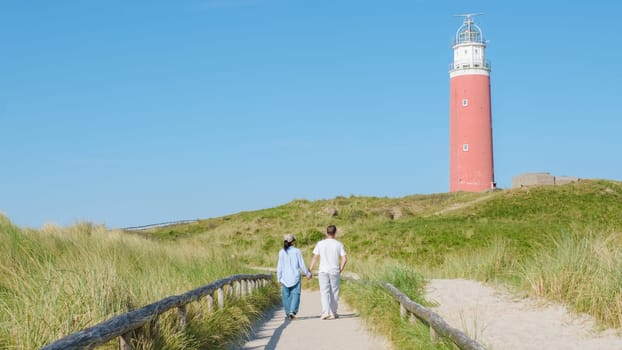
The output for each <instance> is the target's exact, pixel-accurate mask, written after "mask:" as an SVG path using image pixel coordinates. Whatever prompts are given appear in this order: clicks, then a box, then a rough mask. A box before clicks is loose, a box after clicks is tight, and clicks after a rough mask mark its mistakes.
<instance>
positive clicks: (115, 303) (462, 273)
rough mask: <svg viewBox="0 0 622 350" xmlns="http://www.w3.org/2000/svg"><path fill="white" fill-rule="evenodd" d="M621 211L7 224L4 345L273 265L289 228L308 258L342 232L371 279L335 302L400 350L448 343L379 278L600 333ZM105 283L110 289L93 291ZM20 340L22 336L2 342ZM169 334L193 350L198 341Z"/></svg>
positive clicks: (557, 193) (511, 195)
mask: <svg viewBox="0 0 622 350" xmlns="http://www.w3.org/2000/svg"><path fill="white" fill-rule="evenodd" d="M621 212H622V183H620V182H616V181H606V180H586V181H580V182H578V183H572V184H568V185H564V186H549V187H536V188H527V189H517V190H503V191H494V192H488V193H442V194H433V195H414V196H407V197H403V198H378V197H355V196H351V197H337V198H334V199H329V200H320V201H306V200H295V201H292V202H291V203H287V204H285V205H282V206H279V207H276V208H268V209H264V210H258V211H253V212H242V213H238V214H234V215H228V216H225V217H220V218H211V219H204V220H199V221H198V222H195V223H190V224H183V225H175V226H169V227H159V228H153V229H148V230H142V231H140V232H131V233H129V232H125V233H122V232H110V231H108V230H105V229H104V228H101V227H98V226H93V225H88V224H82V225H76V226H74V227H72V228H68V229H59V228H54V227H48V228H44V229H43V230H40V231H31V230H28V231H22V230H20V229H18V228H15V227H13V226H12V225H10V223H9V222H8V220H7V219H6V218H3V219H2V221H0V222H2V224H1V225H2V233H1V234H2V235H3V237H2V240H1V241H0V249H3V251H5V252H12V253H11V254H9V255H6V256H2V258H0V259H1V260H0V267H1V270H0V277H1V278H0V293H1V294H2V299H1V300H2V303H1V304H0V308H3V309H4V310H6V311H7V312H6V313H5V314H6V315H9V316H6V317H4V318H3V319H1V320H0V322H1V325H2V327H0V332H3V333H0V347H2V346H9V345H10V346H13V347H16V348H30V347H31V346H30V345H31V344H40V343H41V342H42V340H41V339H44V338H45V339H55V338H57V337H58V336H60V335H61V334H65V333H67V332H69V330H70V329H77V328H79V327H81V326H83V325H87V324H93V323H94V322H95V320H101V319H104V318H106V317H107V316H108V315H110V314H113V313H115V312H118V311H119V310H126V309H127V308H128V307H135V306H139V305H143V304H146V303H148V302H151V301H154V300H157V299H159V298H161V297H163V296H166V295H170V294H174V293H180V292H182V291H186V290H189V289H192V288H194V287H196V286H198V285H201V284H205V283H207V282H209V281H211V280H214V279H217V278H219V277H223V276H225V275H229V274H233V273H238V272H240V271H243V270H244V269H245V266H250V267H252V266H264V267H274V266H275V265H276V256H277V252H278V250H279V249H280V246H281V243H282V242H281V239H282V235H283V234H284V233H286V232H292V233H294V234H295V235H296V236H297V243H298V244H297V246H298V247H299V248H300V249H301V250H302V252H303V254H304V256H305V258H306V259H307V261H308V259H310V258H311V250H312V249H313V246H314V245H315V243H316V242H317V241H318V240H320V239H322V238H323V237H324V230H325V228H326V226H327V225H329V224H335V225H337V227H338V239H340V240H341V241H342V242H344V244H345V246H346V249H347V251H348V255H349V262H348V267H347V269H348V270H349V271H354V272H357V273H359V274H361V275H363V277H364V281H366V282H365V283H363V284H362V285H360V286H355V285H354V284H350V283H345V284H344V289H343V290H344V293H343V295H344V297H345V298H346V300H347V301H348V302H351V303H352V304H353V306H355V307H356V308H357V309H359V310H360V312H361V315H362V316H364V317H365V318H366V319H368V320H369V321H370V322H368V324H369V325H370V326H372V328H374V329H375V330H376V331H379V332H382V333H384V334H387V335H388V336H389V337H390V339H391V340H392V341H393V343H394V344H395V346H396V348H397V349H410V348H423V349H425V348H428V347H430V348H438V347H441V348H443V347H445V346H449V345H447V344H427V343H425V342H426V340H425V339H427V330H425V329H418V328H417V327H414V328H413V327H411V325H409V324H408V323H407V322H404V321H401V320H399V317H398V315H399V312H397V311H396V310H397V304H396V303H394V302H393V301H391V300H389V299H387V295H386V294H385V293H384V292H383V291H382V290H381V289H379V288H378V286H377V283H375V282H377V281H379V280H388V281H390V282H391V281H392V283H394V284H396V285H398V286H402V287H403V288H404V289H406V290H405V292H406V293H407V294H408V295H409V296H410V297H411V298H412V299H413V300H420V301H421V302H425V301H424V300H422V299H421V296H422V289H421V285H422V281H423V280H424V278H434V277H463V278H471V279H477V280H480V281H500V282H503V283H507V284H510V285H511V286H514V287H515V288H517V289H518V290H520V291H523V292H524V293H526V294H531V295H537V296H542V297H545V298H548V299H551V300H555V301H560V302H562V303H564V304H566V305H569V306H570V307H571V308H573V309H574V310H576V311H578V312H586V313H588V314H590V315H592V316H594V317H595V318H596V319H597V320H599V322H600V323H601V325H602V326H613V327H617V328H622V322H621V319H622V301H621V299H620V291H619V286H620V282H622V277H621V276H622V258H621V254H620V253H619V252H620V251H622V239H621V238H620V233H621V232H622V215H619V213H621ZM73 237H75V239H74V238H73ZM41 252H44V253H41ZM72 275H76V276H80V277H79V279H72V278H71V277H70V276H72ZM22 276H25V277H24V278H20V277H22ZM82 280H85V281H86V282H85V283H82V282H81V281H82ZM78 281H80V282H78ZM102 281H103V284H104V285H105V286H106V288H98V287H97V286H98V283H100V284H102ZM199 281H200V282H199ZM146 286H148V287H146ZM18 294H19V296H18ZM5 296H6V297H5ZM268 299H269V298H267V300H268ZM41 300H46V302H49V303H50V305H53V307H54V309H53V310H59V312H60V310H72V311H71V312H65V315H64V316H62V317H59V318H58V319H55V318H54V317H51V316H50V315H45V313H46V310H48V311H49V309H42V308H41V307H39V309H40V310H37V306H36V305H37V304H38V303H40V301H41ZM266 302H268V301H266ZM260 304H261V302H260ZM93 305H97V306H96V307H93ZM27 306H28V307H32V308H34V309H33V310H32V311H30V312H29V313H28V316H22V315H21V313H20V312H17V311H16V310H20V307H21V308H25V307H27ZM245 307H250V308H251V309H253V308H255V309H256V308H257V306H256V305H254V304H250V305H247V306H245ZM251 314H252V312H251ZM42 317H43V318H42ZM46 317H47V318H46ZM197 317H202V316H200V315H197ZM396 317H397V319H396ZM39 319H43V320H45V321H44V322H39V321H38V320H39ZM234 319H235V317H234ZM210 320H215V318H211V319H210ZM209 322H211V321H209V320H204V321H202V322H198V323H197V324H196V325H195V327H196V328H197V329H199V328H201V327H200V326H198V325H199V324H209ZM225 324H227V322H225ZM51 330H53V331H51ZM204 331H207V329H204V330H202V331H200V332H198V333H197V334H203V332H204ZM51 333H55V334H51ZM232 333H234V332H232ZM232 333H231V334H232ZM222 334H225V335H226V334H229V333H228V332H226V331H223V332H222ZM16 335H19V336H18V337H17V338H19V339H20V340H17V341H14V340H11V337H14V336H16ZM176 336H177V337H180V339H181V340H179V343H180V344H182V343H183V342H187V343H184V344H185V345H184V346H190V348H192V346H194V345H192V344H195V343H194V342H195V341H196V342H201V341H204V340H201V339H199V338H201V336H197V337H196V339H195V338H188V337H185V338H184V337H182V335H176ZM214 337H216V338H218V336H217V335H214ZM223 337H224V338H228V337H229V336H223ZM197 339H199V340H197ZM219 341H222V342H224V341H225V340H224V339H220V340H219ZM3 342H4V343H3ZM16 342H19V343H16ZM171 342H172V340H171ZM159 344H160V343H158V344H156V345H153V344H152V345H150V346H152V347H154V346H155V347H156V348H157V347H158V346H160V345H161V344H160V345H159ZM220 344H222V343H220ZM412 344H417V345H416V346H414V345H412ZM145 346H147V345H145ZM182 347H183V346H181V345H180V346H179V347H174V346H171V348H182ZM146 348H148V347H146ZM449 348H451V347H449Z"/></svg>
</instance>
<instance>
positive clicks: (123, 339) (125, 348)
mask: <svg viewBox="0 0 622 350" xmlns="http://www.w3.org/2000/svg"><path fill="white" fill-rule="evenodd" d="M131 344H132V333H131V332H128V333H125V334H123V335H121V336H120V337H119V350H131V349H132V348H131V347H130V345H131Z"/></svg>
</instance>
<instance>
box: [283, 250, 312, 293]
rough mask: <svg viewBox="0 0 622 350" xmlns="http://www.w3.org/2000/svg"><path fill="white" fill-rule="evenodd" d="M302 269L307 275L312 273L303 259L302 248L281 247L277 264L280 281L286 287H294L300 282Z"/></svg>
mask: <svg viewBox="0 0 622 350" xmlns="http://www.w3.org/2000/svg"><path fill="white" fill-rule="evenodd" d="M300 270H302V272H304V274H305V275H307V276H308V275H309V274H310V272H309V270H307V265H305V262H304V260H303V259H302V253H300V249H298V248H296V247H289V248H288V249H287V250H285V249H281V251H279V262H278V263H277V265H276V277H277V279H278V281H279V282H280V283H281V284H283V285H284V286H286V287H293V286H295V285H296V284H298V282H300Z"/></svg>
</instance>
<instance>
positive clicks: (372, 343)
mask: <svg viewBox="0 0 622 350" xmlns="http://www.w3.org/2000/svg"><path fill="white" fill-rule="evenodd" d="M320 311H321V307H320V293H319V292H318V291H307V290H303V291H302V296H301V301H300V312H299V313H298V317H297V318H296V320H294V321H284V319H285V314H284V313H283V308H279V309H277V310H275V311H274V312H273V313H272V314H271V315H269V317H268V318H266V319H265V320H264V321H262V322H260V323H259V324H258V325H257V326H256V327H255V329H254V330H253V336H252V339H251V340H250V341H248V342H246V344H244V345H242V346H240V347H237V348H234V349H235V350H241V349H245V350H291V349H297V350H307V349H308V350H311V349H313V350H323V349H326V350H329V349H330V350H350V349H352V350H355V349H356V350H358V349H361V350H365V349H369V350H372V349H373V350H389V349H391V347H390V345H388V344H389V343H388V342H387V341H386V340H385V339H382V338H380V337H374V336H373V335H371V334H370V333H369V332H368V331H367V330H366V329H365V326H364V325H363V323H362V321H361V320H360V319H359V317H358V315H357V314H356V313H355V312H354V311H353V310H351V309H350V308H349V307H348V305H347V304H345V303H344V302H343V300H341V301H340V303H339V314H340V317H339V318H338V319H335V320H321V319H320Z"/></svg>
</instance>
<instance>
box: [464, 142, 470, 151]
mask: <svg viewBox="0 0 622 350" xmlns="http://www.w3.org/2000/svg"><path fill="white" fill-rule="evenodd" d="M462 151H464V152H468V151H469V144H468V143H464V144H462Z"/></svg>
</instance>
